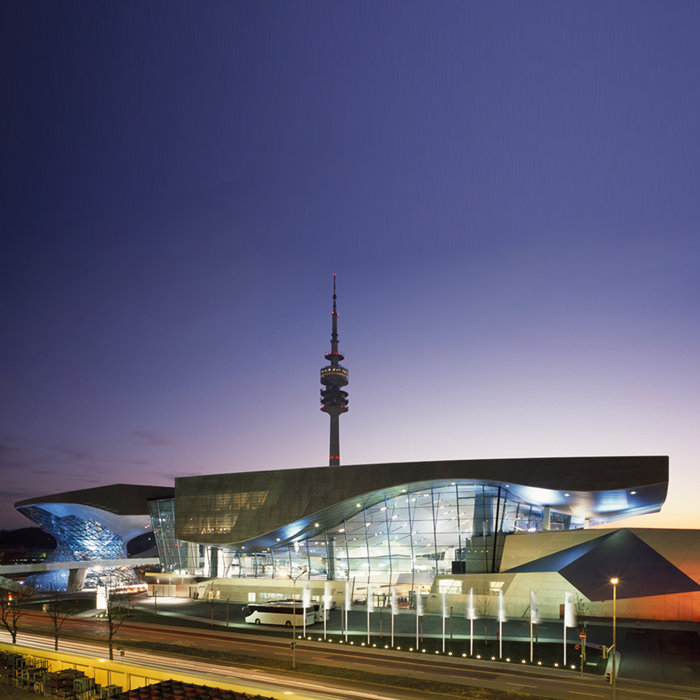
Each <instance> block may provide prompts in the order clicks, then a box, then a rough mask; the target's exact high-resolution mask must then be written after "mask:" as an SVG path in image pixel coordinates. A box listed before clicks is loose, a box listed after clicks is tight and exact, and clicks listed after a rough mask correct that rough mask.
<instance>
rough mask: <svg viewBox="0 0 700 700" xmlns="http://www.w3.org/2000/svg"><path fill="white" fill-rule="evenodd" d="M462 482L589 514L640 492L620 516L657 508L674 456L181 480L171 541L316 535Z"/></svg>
mask: <svg viewBox="0 0 700 700" xmlns="http://www.w3.org/2000/svg"><path fill="white" fill-rule="evenodd" d="M458 479H459V480H471V481H478V482H483V483H492V484H504V485H508V486H509V487H510V486H513V488H518V487H522V489H524V490H527V489H531V490H532V493H533V494H534V495H536V497H537V499H539V501H541V502H545V501H543V500H542V499H544V498H550V497H551V499H557V498H561V497H562V494H564V493H565V492H566V495H567V496H568V495H569V493H572V494H573V493H574V492H578V494H579V496H578V498H579V499H580V506H581V507H582V508H583V507H584V506H585V508H587V509H589V510H591V509H592V510H595V503H597V502H601V503H602V505H603V506H605V499H604V498H603V499H602V500H601V499H600V498H594V499H592V497H591V494H601V493H602V494H603V495H605V494H606V492H616V495H621V494H622V495H625V492H626V491H629V490H630V489H634V490H637V491H638V496H635V497H634V499H633V502H632V503H628V502H627V501H625V503H623V504H622V505H621V506H617V505H616V506H614V507H607V506H605V508H603V507H601V509H600V512H609V513H610V515H611V517H614V516H615V517H619V514H620V513H631V512H635V511H636V512H650V511H653V510H657V509H658V508H659V507H660V506H661V504H662V503H663V501H664V500H665V498H666V490H667V487H668V457H664V456H659V457H655V456H651V457H563V458H546V457H545V458H527V459H490V460H454V461H446V462H443V461H441V462H402V463H385V464H360V465H346V466H342V467H310V468H303V469H284V470H271V471H257V472H242V473H236V474H212V475H207V476H192V477H181V478H178V479H176V480H175V535H176V537H178V538H179V539H182V540H187V541H190V542H201V543H207V544H222V545H225V544H228V545H230V544H237V543H241V542H247V541H249V540H254V539H256V538H258V539H260V538H264V537H265V536H266V535H269V534H270V533H273V532H274V533H277V532H279V535H280V536H281V538H282V539H291V538H297V537H301V536H304V535H308V534H311V533H312V532H313V530H314V527H315V523H314V521H316V520H317V521H318V522H319V526H320V527H324V526H334V525H335V524H337V523H338V522H341V521H342V520H343V519H344V518H347V517H350V516H351V515H352V513H354V512H355V508H356V506H357V504H358V503H359V504H360V507H368V506H371V505H374V504H375V503H378V502H379V501H380V500H382V499H383V498H385V497H393V496H397V495H399V494H400V493H401V490H402V487H405V485H406V484H412V485H416V484H418V485H421V484H424V485H425V486H426V487H429V486H430V485H431V484H440V483H443V484H444V483H447V484H449V483H450V482H451V481H454V480H458ZM574 498H575V496H574ZM546 502H548V503H549V501H546ZM589 502H590V503H593V506H591V505H590V503H589ZM574 505H575V504H574ZM567 507H569V506H567ZM259 544H263V542H262V539H261V541H260V542H259Z"/></svg>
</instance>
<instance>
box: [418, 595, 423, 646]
mask: <svg viewBox="0 0 700 700" xmlns="http://www.w3.org/2000/svg"><path fill="white" fill-rule="evenodd" d="M422 615H423V598H422V597H421V594H420V589H418V595H416V650H418V647H419V646H420V635H419V631H418V628H419V626H420V618H421V616H422Z"/></svg>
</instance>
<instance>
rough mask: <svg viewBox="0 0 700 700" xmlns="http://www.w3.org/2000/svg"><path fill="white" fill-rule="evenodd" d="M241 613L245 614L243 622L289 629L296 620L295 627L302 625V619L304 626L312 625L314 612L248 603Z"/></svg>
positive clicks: (307, 609)
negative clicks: (282, 626) (281, 626)
mask: <svg viewBox="0 0 700 700" xmlns="http://www.w3.org/2000/svg"><path fill="white" fill-rule="evenodd" d="M243 611H244V612H245V616H246V617H245V621H246V622H250V623H252V624H254V625H284V626H285V627H291V626H292V625H293V624H294V618H296V625H297V627H302V626H303V625H304V617H306V624H307V625H313V624H314V622H315V619H314V610H313V608H306V611H304V609H303V608H302V606H301V605H291V604H290V605H284V604H280V603H250V604H249V605H247V606H246V607H245V608H244V609H243Z"/></svg>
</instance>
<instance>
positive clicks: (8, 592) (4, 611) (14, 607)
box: [0, 579, 34, 644]
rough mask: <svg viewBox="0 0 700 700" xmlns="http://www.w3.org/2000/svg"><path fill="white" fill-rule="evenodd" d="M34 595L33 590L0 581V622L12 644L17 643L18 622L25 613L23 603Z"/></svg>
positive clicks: (4, 580)
mask: <svg viewBox="0 0 700 700" xmlns="http://www.w3.org/2000/svg"><path fill="white" fill-rule="evenodd" d="M33 595H34V589H33V588H30V587H29V586H22V585H20V584H18V583H15V582H14V581H10V580H9V579H0V622H1V623H2V626H3V627H4V628H5V629H6V630H7V632H8V633H9V635H10V637H11V639H12V643H13V644H16V643H17V629H18V627H19V621H20V619H21V618H22V616H23V615H24V614H25V613H26V612H27V609H26V608H25V607H24V603H26V601H27V600H28V599H29V598H31V597H32V596H33Z"/></svg>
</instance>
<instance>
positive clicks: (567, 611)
mask: <svg viewBox="0 0 700 700" xmlns="http://www.w3.org/2000/svg"><path fill="white" fill-rule="evenodd" d="M351 598H352V589H351V587H350V584H349V582H346V583H345V602H344V605H343V616H344V622H345V624H344V632H345V641H346V642H347V641H348V612H349V610H350V608H351V607H352V600H351ZM441 599H442V601H441V602H442V651H443V653H444V652H445V643H446V629H445V626H446V620H447V617H448V616H449V610H448V607H447V593H446V592H445V591H443V592H442V593H441ZM331 605H332V595H331V590H330V581H325V582H324V585H323V638H324V639H326V635H327V618H328V614H329V611H330V609H331ZM390 605H391V646H392V647H393V646H394V634H395V623H394V617H395V616H396V615H397V614H398V612H399V610H398V601H397V596H396V588H395V587H393V586H392V587H391V589H390ZM302 606H303V608H304V636H306V610H307V609H308V608H309V607H311V591H310V590H309V587H308V585H306V586H304V589H303V594H302ZM373 612H374V594H373V590H372V585H371V584H367V644H370V641H371V627H370V622H371V617H370V616H371V613H373ZM422 617H423V597H422V595H421V593H420V591H418V592H417V594H416V648H419V646H420V622H421V618H422ZM465 617H466V618H467V619H468V620H469V655H470V656H473V655H474V620H476V619H478V616H477V614H476V606H475V604H474V589H473V588H470V589H469V597H468V603H467V608H466V615H465ZM504 622H507V617H506V610H505V599H504V596H503V591H502V590H500V591H499V592H498V655H499V658H503V623H504ZM539 623H540V611H539V605H538V602H537V595H536V593H535V591H530V663H533V662H534V631H535V626H536V625H538V624H539ZM576 626H577V620H576V608H575V604H574V599H573V595H572V594H571V593H565V596H564V634H563V645H564V646H563V651H564V665H565V666H566V663H567V649H566V646H567V629H568V628H569V627H576Z"/></svg>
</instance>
